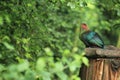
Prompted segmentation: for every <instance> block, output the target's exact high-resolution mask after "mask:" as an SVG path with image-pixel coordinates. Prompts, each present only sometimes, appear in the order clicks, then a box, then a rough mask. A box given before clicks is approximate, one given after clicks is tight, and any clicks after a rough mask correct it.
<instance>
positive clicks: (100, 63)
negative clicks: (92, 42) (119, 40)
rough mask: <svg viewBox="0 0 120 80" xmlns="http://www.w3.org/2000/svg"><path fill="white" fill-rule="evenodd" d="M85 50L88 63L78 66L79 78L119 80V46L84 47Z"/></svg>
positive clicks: (82, 79) (84, 79) (87, 79)
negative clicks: (87, 64) (103, 47)
mask: <svg viewBox="0 0 120 80" xmlns="http://www.w3.org/2000/svg"><path fill="white" fill-rule="evenodd" d="M85 52H86V56H87V57H88V59H89V64H90V65H89V67H86V66H85V65H82V67H81V68H80V73H79V76H80V78H81V80H120V49H119V48H116V47H114V46H108V47H107V48H105V49H99V48H86V49H85Z"/></svg>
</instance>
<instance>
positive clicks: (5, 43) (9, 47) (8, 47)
mask: <svg viewBox="0 0 120 80" xmlns="http://www.w3.org/2000/svg"><path fill="white" fill-rule="evenodd" d="M3 44H4V46H5V47H6V48H7V49H9V50H14V49H15V48H14V46H13V45H10V44H9V43H7V42H3Z"/></svg>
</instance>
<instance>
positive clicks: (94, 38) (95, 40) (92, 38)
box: [86, 31, 104, 47]
mask: <svg viewBox="0 0 120 80" xmlns="http://www.w3.org/2000/svg"><path fill="white" fill-rule="evenodd" d="M86 38H87V40H88V42H89V43H90V44H93V45H95V46H98V47H103V46H104V43H103V41H102V39H101V37H100V36H99V35H98V34H97V33H96V32H93V31H92V32H90V33H89V35H88V36H87V37H86Z"/></svg>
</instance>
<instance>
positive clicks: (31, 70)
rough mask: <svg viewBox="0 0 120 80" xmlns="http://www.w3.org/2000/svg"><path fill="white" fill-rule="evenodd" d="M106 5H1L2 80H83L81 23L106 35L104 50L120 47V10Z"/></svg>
mask: <svg viewBox="0 0 120 80" xmlns="http://www.w3.org/2000/svg"><path fill="white" fill-rule="evenodd" d="M105 1H106V0H105ZM105 1H104V0H102V2H101V3H100V2H99V1H95V0H5V1H4V0H2V1H0V9H1V11H0V30H1V31H0V51H1V52H0V75H1V77H0V80H16V79H17V80H54V79H56V80H80V79H79V77H78V73H79V68H80V67H81V64H82V63H83V64H85V65H86V66H89V64H88V59H87V58H86V57H85V56H84V48H85V47H84V44H83V43H82V42H81V41H80V40H79V34H80V28H79V26H80V24H81V23H83V22H85V23H87V24H88V25H89V26H90V28H91V29H92V30H95V31H96V32H98V33H99V34H100V35H101V36H102V35H104V37H103V39H104V41H105V43H106V44H110V43H112V44H114V45H117V44H120V42H119V41H120V40H118V39H120V37H118V35H119V30H118V29H119V28H118V26H119V12H120V11H119V4H118V3H117V2H113V1H117V0H111V2H110V6H107V5H105V4H106V2H105ZM113 6H114V7H113ZM109 11H110V12H112V14H109V16H106V14H107V13H109ZM93 15H94V16H93ZM114 26H115V27H116V28H113V27H114ZM108 34H111V35H113V36H111V37H110V36H109V39H108ZM115 34H117V35H116V36H114V35H115ZM119 36H120V35H119ZM113 38H114V39H115V40H112V39H113ZM115 41H116V42H117V43H116V42H115ZM113 42H114V43H113Z"/></svg>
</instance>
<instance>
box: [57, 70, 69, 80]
mask: <svg viewBox="0 0 120 80" xmlns="http://www.w3.org/2000/svg"><path fill="white" fill-rule="evenodd" d="M56 75H57V76H58V77H59V78H60V80H68V77H67V74H65V73H64V72H63V71H60V72H57V73H56Z"/></svg>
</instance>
